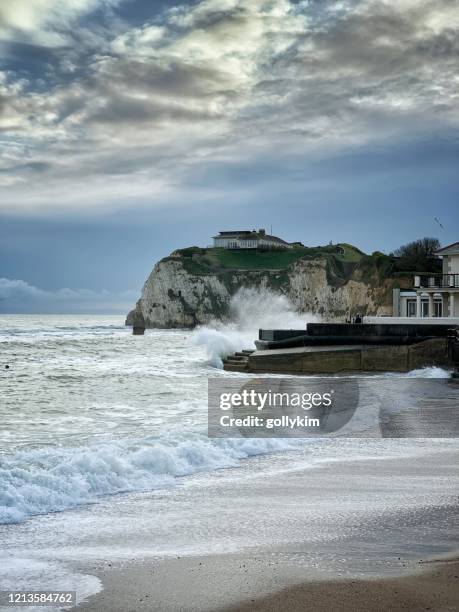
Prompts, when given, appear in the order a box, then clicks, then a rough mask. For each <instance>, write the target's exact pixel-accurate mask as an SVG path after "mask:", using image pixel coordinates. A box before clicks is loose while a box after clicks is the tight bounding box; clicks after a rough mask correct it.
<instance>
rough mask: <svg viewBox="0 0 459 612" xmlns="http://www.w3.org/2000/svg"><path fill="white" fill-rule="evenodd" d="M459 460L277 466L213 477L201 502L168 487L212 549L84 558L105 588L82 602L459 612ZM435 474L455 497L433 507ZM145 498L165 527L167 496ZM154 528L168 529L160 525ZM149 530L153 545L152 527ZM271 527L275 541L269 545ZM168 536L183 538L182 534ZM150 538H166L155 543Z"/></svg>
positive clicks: (117, 607) (166, 609)
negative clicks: (454, 472) (458, 474)
mask: <svg viewBox="0 0 459 612" xmlns="http://www.w3.org/2000/svg"><path fill="white" fill-rule="evenodd" d="M456 458H457V455H456V454H455V453H448V452H446V453H444V454H441V455H439V456H434V455H431V456H429V455H427V456H424V457H422V458H421V457H417V458H412V459H411V460H409V459H407V458H404V459H403V461H399V460H395V459H385V460H373V461H361V462H359V461H353V462H349V463H348V464H346V463H341V464H338V463H336V464H333V465H324V466H322V467H320V468H318V469H312V470H302V469H300V470H293V471H292V472H290V473H283V476H282V479H279V477H278V475H271V476H269V477H264V478H261V479H259V480H255V479H249V480H246V479H242V480H239V481H233V483H232V485H231V486H230V487H228V486H227V485H226V484H223V483H219V482H218V477H215V479H214V481H213V484H211V485H209V486H207V487H206V488H205V489H203V491H202V496H200V497H199V498H196V497H195V496H193V499H192V500H191V498H190V497H189V496H188V494H187V492H186V491H181V492H180V491H176V492H174V493H172V494H169V495H168V498H169V503H168V505H169V507H170V505H171V504H174V503H177V504H178V506H177V508H176V509H177V510H178V509H179V508H181V509H182V510H183V509H186V512H188V515H187V517H186V524H185V523H183V524H182V523H181V527H180V529H182V530H183V531H185V530H187V529H188V535H187V536H186V540H187V541H190V540H192V539H195V538H196V537H199V539H201V538H203V539H207V543H208V547H207V550H208V551H209V552H208V553H204V554H199V553H196V552H194V553H193V552H191V553H190V550H189V549H188V552H187V548H186V547H185V546H183V545H182V547H181V548H182V549H183V553H182V552H180V551H178V552H177V553H176V554H175V555H171V554H169V555H167V556H160V555H157V556H156V557H153V556H149V557H145V556H144V557H143V558H139V557H136V558H133V557H131V558H125V559H124V560H122V561H120V560H119V558H118V560H117V559H116V558H114V559H112V560H108V559H107V560H106V561H105V562H94V563H93V564H89V563H86V564H85V565H84V566H79V567H78V570H79V571H80V572H82V573H84V574H91V575H93V576H96V577H97V578H98V579H99V580H100V581H101V590H100V591H99V593H97V594H95V595H93V596H91V597H89V598H87V600H86V601H85V602H82V603H81V604H80V605H79V606H78V608H77V609H78V610H79V611H85V612H108V611H111V612H118V611H119V612H121V611H122V612H127V611H132V612H136V611H137V610H161V612H178V611H187V612H191V611H196V612H197V611H200V612H201V611H202V612H211V611H217V610H222V611H227V612H230V611H236V610H241V611H252V610H254V611H260V612H261V611H265V610H266V611H270V610H272V611H275V610H287V611H290V610H291V611H297V610H324V611H325V610H327V611H328V610H334V611H335V610H342V611H343V612H344V611H349V612H350V611H352V612H354V611H359V610H362V611H363V610H365V611H375V612H376V611H378V612H382V611H383V610H384V611H386V610H394V611H396V610H413V611H414V610H416V611H418V610H433V611H453V610H456V609H458V606H459V580H458V576H459V565H458V562H457V554H456V552H455V550H454V549H455V543H457V533H456V532H455V529H454V524H455V518H454V517H455V516H456V514H457V509H456V507H455V505H454V503H451V504H450V503H448V500H447V498H446V497H444V493H446V489H444V487H448V483H449V484H450V485H452V486H455V484H454V479H450V478H449V476H448V474H451V468H452V464H453V462H454V461H455V460H456ZM434 474H436V476H434ZM407 477H408V478H409V479H410V481H411V483H412V485H411V488H410V489H407V488H406V485H405V483H406V478H407ZM427 482H431V487H432V494H434V489H437V492H436V493H435V497H436V498H437V499H438V500H440V499H441V498H442V497H444V502H445V503H443V504H439V505H434V506H432V505H431V503H430V501H429V498H428V496H426V495H425V493H424V494H423V493H422V491H423V490H424V491H425V485H426V484H427ZM442 490H443V491H444V493H441V491H442ZM350 491H352V495H350ZM420 494H421V495H422V497H419V495H420ZM174 500H175V502H174ZM402 500H403V506H402V505H401V502H402ZM410 500H411V501H410ZM146 503H147V504H148V508H149V511H150V513H151V515H152V516H153V517H157V521H158V524H161V523H162V522H164V521H168V520H169V518H168V514H167V511H166V513H163V512H162V510H163V508H164V510H165V507H164V506H162V504H161V501H160V499H153V498H152V499H150V500H149V501H148V502H146ZM356 503H357V505H355V504H356ZM215 504H218V509H217V508H215ZM348 504H351V507H352V511H351V512H350V513H349V512H348V511H349V509H350V508H346V507H347V506H348ZM130 508H131V509H132V506H130ZM262 508H264V512H262V510H261V509H262ZM357 508H359V510H358V511H356V509H357ZM211 509H212V510H211ZM209 512H211V514H212V516H211V517H210V516H209ZM127 517H128V515H126V518H127ZM129 518H130V520H131V523H130V524H129V526H128V525H127V524H126V530H127V532H128V537H129V540H130V541H131V540H132V539H133V538H134V537H135V534H137V538H139V537H140V536H139V533H140V532H139V529H140V528H139V525H137V526H136V524H135V519H134V517H133V516H132V515H130V517H129ZM209 519H210V521H209ZM250 519H251V520H250ZM181 520H182V519H181ZM338 522H340V527H339V529H337V530H335V532H334V533H332V532H333V528H334V526H335V527H336V525H337V523H338ZM153 524H154V521H153V522H152V523H151V525H153ZM150 529H151V528H150ZM154 530H155V531H157V533H158V535H157V536H156V538H157V537H159V535H160V531H161V530H160V528H159V527H158V526H156V527H154ZM143 533H144V535H143V540H144V544H145V542H146V541H147V540H148V538H151V536H152V534H151V533H150V534H148V533H147V532H146V531H145V532H143ZM228 533H231V540H232V541H233V540H234V539H235V538H236V537H239V543H238V549H239V550H236V551H235V552H231V551H230V550H228V552H218V553H216V552H213V551H216V550H219V551H221V550H222V546H223V544H224V542H225V539H226V538H227V537H228ZM262 533H266V534H270V538H271V539H270V540H269V539H268V538H266V540H265V542H264V543H262V541H261V540H262V538H260V535H261V534H262ZM120 537H121V538H122V537H123V536H121V534H120ZM170 537H172V538H178V539H180V536H179V533H178V532H177V531H175V534H174V535H171V536H170ZM183 537H185V536H183ZM257 540H258V544H257V545H254V542H255V541H257ZM244 541H245V546H244ZM211 542H212V543H211ZM151 545H152V546H155V545H156V546H158V542H156V544H154V543H153V540H151ZM421 555H422V556H421Z"/></svg>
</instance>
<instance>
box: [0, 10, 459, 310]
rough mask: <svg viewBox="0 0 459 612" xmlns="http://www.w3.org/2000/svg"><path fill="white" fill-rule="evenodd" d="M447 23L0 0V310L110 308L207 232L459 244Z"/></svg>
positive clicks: (457, 145)
mask: <svg viewBox="0 0 459 612" xmlns="http://www.w3.org/2000/svg"><path fill="white" fill-rule="evenodd" d="M458 26H459V7H458V2H457V0H432V1H430V0H427V1H423V0H397V2H394V1H393V0H390V1H389V0H339V1H328V0H304V1H303V0H301V1H294V0H276V1H272V0H202V1H193V2H182V3H179V2H175V1H172V0H159V1H158V0H157V1H155V2H151V1H150V0H65V1H64V0H15V1H14V2H0V313H14V312H17V313H21V312H24V313H30V312H75V313H79V312H99V313H101V312H107V313H108V312H120V313H124V312H127V310H129V309H130V308H131V307H132V305H133V304H134V302H135V300H136V299H137V298H138V297H139V294H140V290H141V287H142V284H143V282H144V281H145V279H146V277H147V276H148V274H149V273H150V271H151V269H152V267H153V265H154V263H155V262H156V261H158V260H159V259H160V258H161V257H164V256H166V255H167V254H169V253H170V252H171V251H172V250H174V249H176V248H180V247H185V246H191V245H199V246H207V245H209V244H210V243H211V236H213V235H214V234H215V233H217V232H218V231H220V230H225V229H226V230H227V229H252V228H266V229H267V230H268V231H271V228H272V231H273V233H274V234H276V235H278V236H280V237H282V238H284V239H286V240H290V241H297V240H300V241H302V242H303V243H304V244H306V245H310V246H315V245H318V244H327V243H329V242H330V241H331V240H332V241H333V242H350V243H352V244H355V245H356V246H358V247H359V248H361V249H362V250H364V251H366V252H369V253H371V252H372V251H375V250H381V251H384V252H390V251H391V250H393V249H395V248H397V247H398V246H400V245H401V244H404V243H406V242H408V241H410V240H414V239H416V238H420V237H423V236H434V237H437V238H439V240H440V241H441V243H442V244H444V245H445V244H449V243H451V242H455V241H457V240H459V206H458V192H459V181H458V178H457V176H458V161H459V155H458V153H459V142H458V135H459V130H458V127H459V103H458V102H459V100H458V89H459V73H458V67H457V66H458V62H457V58H458V53H459V36H458ZM435 217H436V218H437V219H438V220H439V222H440V224H441V225H440V224H439V223H438V222H437V221H436V220H435Z"/></svg>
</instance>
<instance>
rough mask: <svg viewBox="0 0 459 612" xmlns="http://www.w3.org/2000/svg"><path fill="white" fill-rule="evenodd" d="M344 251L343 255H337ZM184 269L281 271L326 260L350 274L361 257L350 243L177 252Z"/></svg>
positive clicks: (204, 270)
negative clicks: (305, 261)
mask: <svg viewBox="0 0 459 612" xmlns="http://www.w3.org/2000/svg"><path fill="white" fill-rule="evenodd" d="M340 249H344V253H342V252H340ZM179 252H180V254H181V255H182V257H183V258H184V266H185V268H186V269H187V271H188V272H190V273H192V274H208V273H214V272H216V271H218V270H221V271H223V270H284V269H285V268H287V267H288V266H290V265H291V264H292V263H294V262H295V261H298V260H299V259H303V258H305V259H316V258H318V257H326V258H327V259H332V260H334V261H335V262H336V264H337V265H338V268H339V269H340V270H341V273H343V274H344V275H346V274H347V272H348V269H349V272H351V271H352V269H353V267H354V265H355V264H356V263H358V262H359V261H360V260H361V259H362V257H365V256H364V254H363V253H362V252H361V251H359V249H357V248H356V247H353V246H352V245H350V244H344V243H343V244H340V245H327V246H318V247H296V248H294V249H288V250H280V249H279V250H266V251H263V250H257V249H253V250H252V249H245V250H242V249H241V250H236V249H235V250H229V249H222V248H210V249H201V248H198V247H190V248H187V249H180V251H179Z"/></svg>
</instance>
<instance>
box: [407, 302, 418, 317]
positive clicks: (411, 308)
mask: <svg viewBox="0 0 459 612" xmlns="http://www.w3.org/2000/svg"><path fill="white" fill-rule="evenodd" d="M406 316H407V317H415V316H416V300H407V302H406Z"/></svg>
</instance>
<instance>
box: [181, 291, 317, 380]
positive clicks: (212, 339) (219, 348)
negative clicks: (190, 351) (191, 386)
mask: <svg viewBox="0 0 459 612" xmlns="http://www.w3.org/2000/svg"><path fill="white" fill-rule="evenodd" d="M312 321H318V318H317V317H316V316H314V315H312V314H311V313H301V314H300V313H298V312H297V311H296V310H295V308H294V306H293V304H292V303H291V302H290V301H289V299H288V298H287V296H285V295H282V294H280V293H274V292H272V291H269V290H267V289H254V288H248V287H242V288H241V289H239V291H238V292H237V293H236V294H235V295H234V296H233V297H232V298H231V302H230V306H229V317H228V319H227V320H226V321H217V320H215V321H212V322H211V323H210V324H209V325H205V326H201V327H199V328H197V329H196V331H195V332H194V334H193V336H192V342H193V343H194V344H198V345H202V346H204V347H205V348H206V352H207V355H208V358H209V362H210V364H211V365H213V366H214V367H217V368H221V367H223V361H222V359H224V358H225V357H227V356H228V355H231V354H232V353H235V352H236V351H241V350H242V349H253V348H255V346H254V341H255V340H256V338H258V330H259V329H306V324H307V323H310V322H312Z"/></svg>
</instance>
